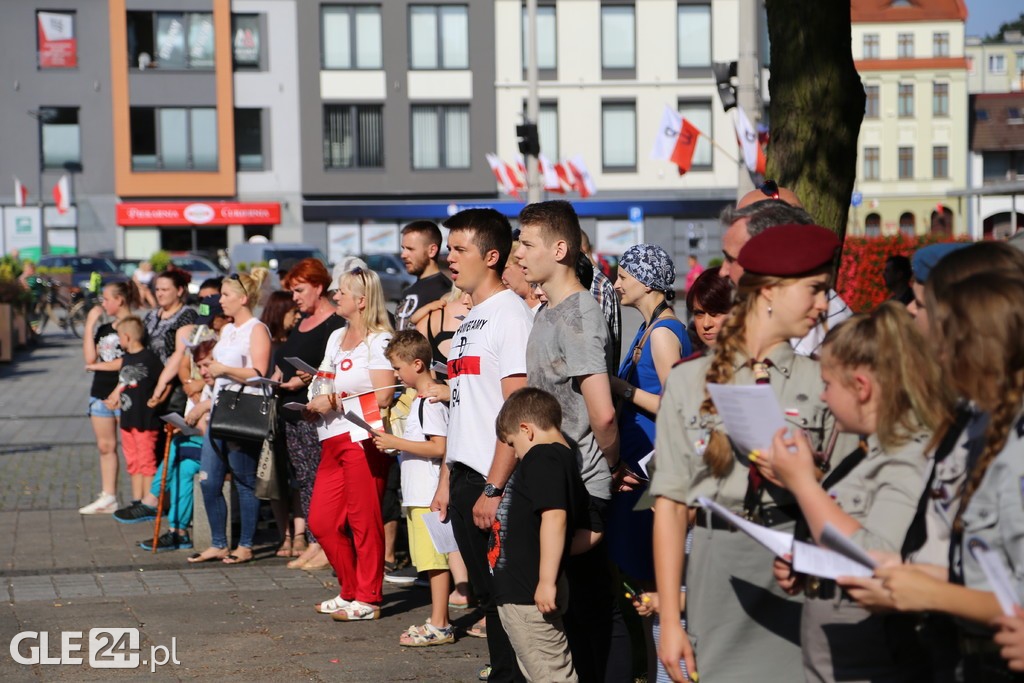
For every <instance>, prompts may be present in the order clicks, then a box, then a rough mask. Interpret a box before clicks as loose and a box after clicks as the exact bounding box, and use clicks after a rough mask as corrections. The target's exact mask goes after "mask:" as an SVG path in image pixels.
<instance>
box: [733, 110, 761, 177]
mask: <svg viewBox="0 0 1024 683" xmlns="http://www.w3.org/2000/svg"><path fill="white" fill-rule="evenodd" d="M734 123H735V125H736V139H737V140H739V143H740V147H741V148H742V149H743V161H745V162H746V164H747V168H748V169H750V172H751V173H764V172H765V166H766V160H765V156H764V150H763V149H761V145H760V143H759V142H758V139H757V131H756V130H755V129H754V127H753V126H752V125H751V124H750V119H748V118H747V113H746V112H745V111H743V107H740V106H739V105H737V106H736V118H735V119H734Z"/></svg>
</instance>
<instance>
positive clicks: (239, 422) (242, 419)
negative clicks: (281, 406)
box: [210, 386, 277, 443]
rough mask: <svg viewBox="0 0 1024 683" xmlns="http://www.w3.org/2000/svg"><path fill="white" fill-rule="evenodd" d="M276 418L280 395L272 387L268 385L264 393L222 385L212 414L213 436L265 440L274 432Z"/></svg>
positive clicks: (249, 441)
mask: <svg viewBox="0 0 1024 683" xmlns="http://www.w3.org/2000/svg"><path fill="white" fill-rule="evenodd" d="M276 419H277V398H276V397H275V396H274V395H273V393H272V391H271V389H270V387H266V386H265V387H264V388H263V393H262V394H246V393H244V392H243V391H242V390H241V389H237V390H234V389H226V388H225V389H221V390H220V393H218V394H217V402H216V403H215V404H214V406H213V413H212V414H211V416H210V438H211V439H224V440H225V441H239V442H247V443H261V442H263V441H264V440H265V439H266V438H267V437H268V436H269V435H270V434H271V429H273V426H274V422H275V420H276Z"/></svg>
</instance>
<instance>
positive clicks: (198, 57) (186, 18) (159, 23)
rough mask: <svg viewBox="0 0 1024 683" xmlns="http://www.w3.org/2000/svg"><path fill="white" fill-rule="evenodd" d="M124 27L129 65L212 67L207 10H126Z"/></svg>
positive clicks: (174, 67) (146, 67)
mask: <svg viewBox="0 0 1024 683" xmlns="http://www.w3.org/2000/svg"><path fill="white" fill-rule="evenodd" d="M127 28H128V55H129V62H128V64H129V67H138V68H139V69H164V70H167V69H171V70H185V69H204V70H209V69H212V68H213V54H214V32H213V14H211V13H209V12H128V26H127Z"/></svg>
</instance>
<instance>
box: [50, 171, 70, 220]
mask: <svg viewBox="0 0 1024 683" xmlns="http://www.w3.org/2000/svg"><path fill="white" fill-rule="evenodd" d="M53 201H54V203H56V204H57V213H60V214H65V213H67V212H68V209H69V208H71V181H70V180H69V179H68V174H67V173H65V174H64V175H62V176H61V177H60V180H58V181H57V184H56V185H54V186H53Z"/></svg>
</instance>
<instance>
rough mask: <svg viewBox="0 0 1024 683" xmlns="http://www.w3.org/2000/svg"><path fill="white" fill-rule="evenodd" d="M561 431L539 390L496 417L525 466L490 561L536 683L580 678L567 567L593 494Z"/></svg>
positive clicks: (557, 410)
mask: <svg viewBox="0 0 1024 683" xmlns="http://www.w3.org/2000/svg"><path fill="white" fill-rule="evenodd" d="M561 426H562V409H561V407H560V406H559V404H558V401H557V400H556V399H555V397H554V396H552V395H551V394H549V393H548V392H546V391H544V390H542V389H536V388H531V387H527V388H524V389H520V390H518V391H516V392H515V393H513V394H512V395H511V396H509V397H508V400H507V401H505V404H504V406H503V407H502V409H501V411H500V412H499V413H498V418H497V420H496V429H497V433H498V438H499V439H500V440H501V441H504V442H505V443H507V444H509V445H510V446H512V448H513V449H515V452H516V458H517V459H518V460H519V465H518V467H517V468H516V470H515V472H513V474H512V477H511V478H510V479H509V481H508V483H507V484H506V485H505V491H504V495H503V496H502V499H501V503H500V504H499V505H498V512H497V514H496V516H495V520H494V526H493V528H492V530H491V541H490V549H489V552H488V561H489V563H490V566H491V572H492V573H493V575H494V592H495V600H496V602H497V604H498V614H499V615H500V616H501V624H502V626H503V627H504V629H505V632H506V633H508V637H509V640H510V641H511V642H512V647H513V648H514V649H515V651H516V659H517V660H518V661H519V667H520V668H521V669H522V670H523V672H524V674H525V675H526V678H527V680H530V681H545V682H547V681H552V682H553V681H576V680H578V679H577V676H576V671H575V669H574V668H573V663H572V655H571V654H570V652H569V643H568V641H567V640H566V637H565V629H564V627H563V625H562V614H564V612H565V607H566V604H567V603H568V598H569V594H568V583H567V582H566V579H565V576H564V573H563V567H564V564H565V560H566V559H567V558H568V557H569V552H570V549H571V548H572V546H573V539H574V537H575V536H576V534H577V527H584V526H586V525H587V521H588V516H587V505H588V494H587V489H586V487H585V486H584V485H583V479H582V478H581V477H580V471H579V466H578V464H577V462H576V454H575V453H574V452H573V450H572V449H570V448H569V445H568V443H567V442H566V440H565V437H563V436H562V432H561ZM579 532H580V534H579V535H580V536H581V539H582V537H585V536H587V535H589V532H587V531H586V529H583V528H580V529H579Z"/></svg>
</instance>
